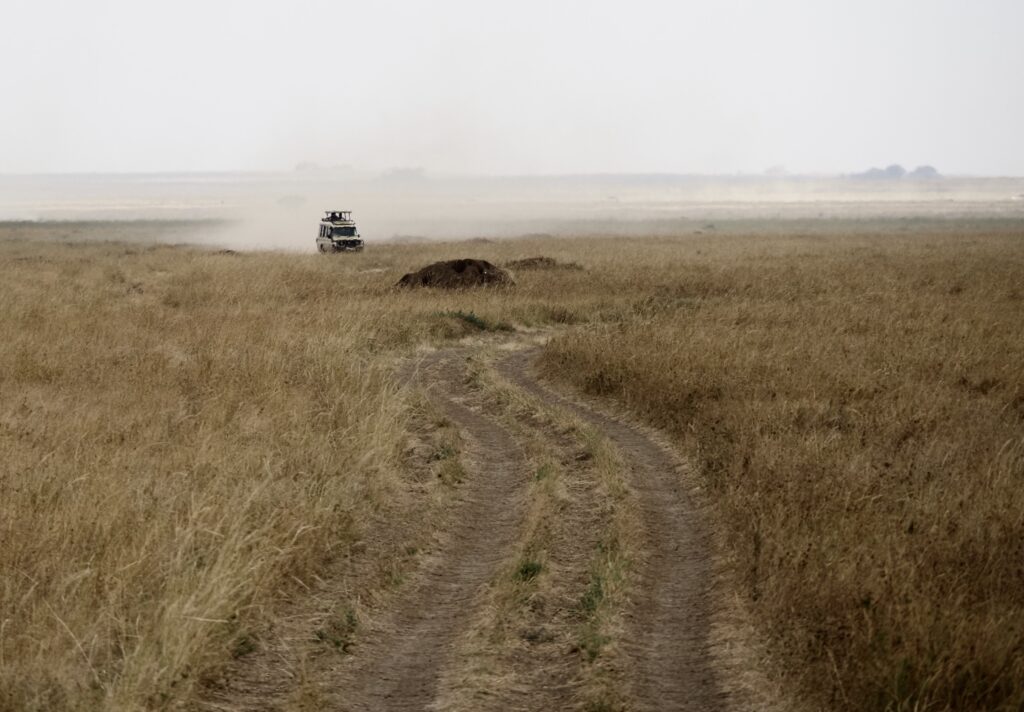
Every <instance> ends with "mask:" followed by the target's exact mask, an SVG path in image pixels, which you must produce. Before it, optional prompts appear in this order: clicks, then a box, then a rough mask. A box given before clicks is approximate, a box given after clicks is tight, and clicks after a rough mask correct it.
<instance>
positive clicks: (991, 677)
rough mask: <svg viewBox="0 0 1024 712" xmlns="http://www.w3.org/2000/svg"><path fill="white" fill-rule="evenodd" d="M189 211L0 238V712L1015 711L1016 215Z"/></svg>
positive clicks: (1023, 362) (1018, 600)
mask: <svg viewBox="0 0 1024 712" xmlns="http://www.w3.org/2000/svg"><path fill="white" fill-rule="evenodd" d="M191 229H192V228H190V226H189V225H188V224H183V223H176V224H173V225H167V226H164V225H161V224H158V223H66V224H50V225H47V224H23V223H17V224H15V223H11V224H6V225H0V710H4V711H7V710H9V711H11V712H13V711H15V710H18V711H20V710H92V709H117V710H137V709H154V710H162V709H190V710H200V709H203V710H209V709H309V710H312V709H324V708H329V709H374V708H375V705H374V702H373V701H374V700H376V699H378V697H377V696H378V693H379V692H380V691H379V690H378V689H377V687H375V685H379V679H380V678H389V677H395V676H398V677H402V678H403V679H412V678H413V677H415V679H416V680H417V681H418V682H417V687H416V690H412V691H411V692H410V693H409V694H411V695H413V697H410V698H409V699H417V698H415V696H414V695H415V694H421V693H422V690H428V691H429V701H431V702H432V703H433V704H435V705H436V708H438V709H446V710H459V711H468V710H480V709H495V710H505V709H581V710H584V709H585V710H592V711H597V710H619V709H657V708H661V709H671V708H674V707H673V705H674V702H672V700H675V699H693V700H697V705H698V709H730V708H732V709H769V708H775V709H799V710H826V709H835V710H907V711H909V710H916V711H920V712H924V711H929V712H931V711H935V712H939V711H942V710H981V709H985V710H1005V711H1007V712H1009V711H1010V710H1020V709H1022V708H1024V222H1021V221H1019V220H1000V219H984V218H972V219H970V220H956V219H946V220H906V219H904V220H885V219H878V220H870V221H858V220H809V221H792V222H782V221H776V222H764V223H757V222H753V221H744V222H739V221H737V222H726V223H721V224H719V225H718V226H717V227H711V226H708V227H706V228H702V229H701V230H700V233H701V234H695V232H694V230H693V229H692V228H688V229H686V230H680V233H679V234H678V235H659V236H658V237H642V236H639V237H634V238H608V237H587V236H580V237H565V238H557V239H556V238H542V237H533V238H523V239H510V240H499V241H489V240H475V241H467V242H438V243H434V242H429V243H428V242H424V243H416V244H402V245H380V244H373V243H372V241H371V242H370V243H369V244H368V246H367V249H366V251H365V252H363V253H360V254H350V255H339V256H320V255H315V254H309V255H306V254H285V253H272V252H251V253H247V252H239V253H231V252H228V253H223V252H220V251H218V250H216V249H205V248H201V247H194V246H191V247H190V246H186V245H171V244H164V243H169V242H184V241H188V240H189V237H190V230H191ZM195 229H196V230H200V229H201V227H198V226H197V227H196V228H195ZM202 229H205V228H202ZM637 231H638V232H642V226H640V227H638V228H637ZM664 231H665V230H664V225H662V226H661V227H660V228H659V232H664ZM310 249H311V250H312V240H310ZM537 255H544V256H548V257H551V258H554V259H555V260H557V261H558V262H559V263H561V265H562V266H558V267H554V268H545V269H518V270H513V276H514V279H515V285H514V286H512V287H500V288H487V289H477V290H465V291H442V290H431V289H419V290H399V289H396V288H394V286H393V285H394V284H395V282H396V281H397V280H398V279H399V278H400V277H401V276H402V274H404V273H405V272H408V271H411V270H413V269H417V268H419V267H421V266H423V265H425V264H428V263H430V262H433V261H435V260H440V259H450V258H455V257H474V258H481V259H486V260H490V261H491V262H494V263H496V264H503V263H506V262H508V261H510V260H514V259H519V258H525V257H532V256H537ZM570 263H573V264H570ZM680 552H681V553H680ZM674 556H682V557H683V560H684V563H685V566H682V567H681V566H679V565H677V563H675V562H676V560H675V559H674V558H673V557H674ZM666 590H667V591H668V593H659V592H664V591H666ZM659 596H663V599H659V598H658V597H659ZM666 596H667V598H665V597H666ZM659 600H660V601H661V602H659ZM665 600H669V601H674V602H675V603H674V604H673V605H670V606H668V607H667V609H666V606H665V605H664V601H665ZM683 604H685V607H686V609H685V610H683V611H682V613H681V614H680V615H679V616H676V618H679V620H677V619H676V618H673V614H674V611H673V610H668V609H672V608H673V606H675V608H677V609H678V608H680V607H681V606H683ZM691 604H692V606H693V607H694V608H693V611H694V612H693V614H692V615H689V611H690V609H689V608H688V607H689V606H690V605H691ZM658 606H661V607H662V609H666V610H663V611H662V612H661V613H659V614H658V615H655V614H653V613H650V609H653V608H657V607H658ZM675 613H678V611H675ZM659 616H661V617H659ZM408 631H415V632H416V635H414V636H411V637H413V638H415V639H414V640H409V638H410V635H407V634H406V633H408ZM680 640H681V641H682V642H681V643H678V641H680ZM673 641H676V644H674V643H673ZM691 658H692V659H691ZM697 658H699V659H697ZM677 659H679V660H686V661H687V662H685V664H683V665H681V668H680V669H681V670H682V672H679V671H677V670H674V669H673V668H672V665H673V664H674V661H676V660H677ZM698 668H699V669H698ZM420 682H422V685H420ZM677 688H678V689H677ZM389 689H390V688H389ZM389 694H391V693H389ZM394 694H395V695H399V696H400V695H402V694H405V693H404V692H403V690H402V689H401V685H400V684H399V685H398V688H397V692H394ZM421 707H422V706H421ZM376 708H378V709H380V708H381V707H376Z"/></svg>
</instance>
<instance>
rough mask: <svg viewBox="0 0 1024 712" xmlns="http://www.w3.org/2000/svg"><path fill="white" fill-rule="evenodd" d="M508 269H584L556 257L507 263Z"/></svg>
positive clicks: (534, 258) (528, 258)
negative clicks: (560, 260)
mask: <svg viewBox="0 0 1024 712" xmlns="http://www.w3.org/2000/svg"><path fill="white" fill-rule="evenodd" d="M505 267H507V268H508V269H519V270H524V269H583V268H582V267H581V266H580V265H578V264H576V263H575V262H559V261H558V260H556V259H555V258H554V257H524V258H523V259H521V260H512V261H511V262H506V263H505Z"/></svg>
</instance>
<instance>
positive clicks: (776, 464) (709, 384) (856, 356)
mask: <svg viewBox="0 0 1024 712" xmlns="http://www.w3.org/2000/svg"><path fill="white" fill-rule="evenodd" d="M744 247H745V248H747V249H749V250H750V251H759V250H760V251H762V254H761V255H756V256H745V255H743V254H741V255H739V256H736V257H733V258H730V259H724V258H723V259H719V257H718V254H716V253H717V252H719V251H720V250H725V249H728V248H727V247H726V246H724V245H721V246H717V247H713V248H709V249H710V250H711V254H709V255H706V257H705V258H704V259H701V260H697V261H695V260H693V259H687V258H685V257H683V256H680V259H678V260H676V261H675V263H670V264H666V265H664V266H663V267H661V268H660V271H659V272H658V274H657V275H655V276H648V277H643V278H642V277H637V279H638V281H639V280H642V284H643V285H644V286H643V288H638V289H636V290H633V291H634V292H640V291H646V292H647V293H648V296H646V297H645V298H643V299H638V300H637V302H636V315H635V317H634V318H632V319H627V320H622V321H617V322H615V323H610V324H605V325H601V326H600V327H595V328H593V329H589V330H585V331H583V330H581V331H574V332H571V333H567V334H564V335H562V336H560V337H558V338H556V339H555V340H554V342H553V343H552V344H551V345H550V347H549V349H548V350H547V352H546V357H545V364H546V368H547V370H548V372H549V373H551V374H554V375H557V376H560V377H562V378H566V379H568V380H570V381H572V382H574V383H575V384H576V385H578V386H580V387H581V388H583V389H585V390H587V391H589V392H591V393H595V394H601V395H609V396H614V397H615V398H618V399H620V400H621V401H622V402H623V403H625V404H627V405H628V406H629V407H630V408H631V409H633V410H635V411H636V412H638V413H639V414H641V415H642V416H643V417H645V418H646V419H648V420H649V421H650V422H652V423H655V424H657V425H658V426H661V427H663V428H666V429H668V430H669V431H671V432H672V433H674V434H675V435H676V436H677V437H678V438H679V440H680V441H681V442H683V443H685V445H686V449H687V450H688V451H689V452H692V453H696V455H697V458H698V461H699V464H700V466H701V468H702V472H701V480H702V484H703V485H704V486H705V487H706V488H707V491H708V496H709V499H710V501H711V503H712V505H713V508H714V510H715V512H716V514H717V519H718V525H719V527H720V528H721V530H722V531H723V533H724V536H725V541H726V545H727V550H728V553H729V555H730V556H731V558H732V563H733V566H734V567H735V570H736V572H737V574H738V579H739V584H740V586H741V593H742V595H743V596H744V597H745V599H746V601H747V602H748V605H749V607H750V609H751V610H752V612H753V616H754V620H755V622H756V623H757V624H759V626H760V627H761V629H762V630H763V631H764V632H765V633H766V634H767V636H768V637H769V640H770V644H771V650H772V652H774V653H775V654H776V655H778V656H779V657H780V658H781V659H782V660H783V663H784V666H785V668H786V669H787V670H789V671H790V674H791V676H792V678H793V679H794V680H796V681H798V682H799V684H800V685H801V687H802V688H803V690H804V692H805V693H807V694H808V695H809V696H810V698H811V699H813V700H816V701H817V703H819V704H821V705H823V706H825V707H828V708H837V709H857V710H869V709H870V710H875V709H877V710H880V709H891V710H945V709H963V710H966V709H991V710H995V709H999V710H1018V709H1021V708H1022V707H1024V566H1022V562H1024V486H1022V485H1024V294H1022V290H1024V233H1022V232H1021V231H1016V232H1010V233H997V234H977V233H975V234H966V235H950V236H945V237H929V236H914V237H905V238H892V237H888V236H886V237H883V238H878V239H857V240H850V241H849V242H839V243H832V244H828V245H819V246H815V245H803V246H799V247H797V246H796V245H793V247H797V249H796V251H795V253H794V252H790V254H785V253H784V252H783V251H781V250H780V251H779V253H775V248H779V247H782V245H779V244H774V245H772V244H762V245H758V244H757V243H755V242H752V241H751V242H747V243H745V245H744ZM765 252H767V254H764V253H765Z"/></svg>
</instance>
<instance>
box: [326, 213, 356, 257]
mask: <svg viewBox="0 0 1024 712" xmlns="http://www.w3.org/2000/svg"><path fill="white" fill-rule="evenodd" d="M316 248H317V249H318V250H320V251H321V252H358V251H360V250H362V249H363V240H362V238H360V237H359V231H358V230H357V229H356V223H355V221H354V220H353V219H352V211H351V210H328V211H327V215H325V216H324V218H323V219H322V220H321V221H320V232H319V234H317V236H316Z"/></svg>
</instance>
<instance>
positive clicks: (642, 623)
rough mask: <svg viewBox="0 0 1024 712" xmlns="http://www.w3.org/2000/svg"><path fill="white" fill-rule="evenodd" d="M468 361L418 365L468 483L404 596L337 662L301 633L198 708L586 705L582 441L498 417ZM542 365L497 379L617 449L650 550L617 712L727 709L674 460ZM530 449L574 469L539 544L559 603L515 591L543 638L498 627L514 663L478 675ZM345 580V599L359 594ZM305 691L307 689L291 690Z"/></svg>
mask: <svg viewBox="0 0 1024 712" xmlns="http://www.w3.org/2000/svg"><path fill="white" fill-rule="evenodd" d="M467 355H469V353H468V352H467V350H466V349H460V350H448V351H441V352H436V353H434V354H431V355H429V356H428V357H426V358H425V359H423V360H422V361H421V362H420V363H419V365H418V367H417V368H416V369H415V370H416V379H417V381H418V383H419V384H421V385H422V386H424V387H425V388H427V390H428V393H429V394H430V397H431V400H432V402H434V403H435V405H436V406H437V407H438V408H439V409H440V411H441V412H443V414H444V415H445V416H446V417H447V418H448V419H450V421H451V422H452V423H453V424H454V425H455V426H456V427H457V428H458V430H459V432H460V433H461V436H462V441H463V443H464V448H463V453H462V456H461V460H462V466H463V468H464V469H465V471H466V475H465V478H464V481H463V482H462V483H461V484H459V485H458V488H459V489H458V497H457V499H456V501H455V502H454V504H453V506H452V511H451V512H450V516H449V517H448V518H447V519H446V520H445V521H447V522H448V524H447V525H446V528H445V530H444V531H441V532H437V533H436V536H435V537H434V540H433V544H432V546H431V547H430V549H431V550H430V551H429V553H428V554H427V555H425V556H424V557H422V559H421V560H420V561H419V563H418V564H416V566H415V570H413V571H410V572H409V573H408V577H407V581H406V582H405V583H403V584H402V586H401V587H400V590H399V592H398V593H397V594H396V595H394V596H392V597H390V598H387V599H386V600H387V608H386V610H381V611H378V612H377V613H376V614H375V615H373V616H372V620H371V621H370V623H369V624H368V625H367V626H366V627H365V628H364V629H361V630H359V632H358V634H357V635H356V636H355V639H354V641H353V644H352V645H351V647H350V648H347V654H346V655H344V656H341V657H340V658H339V657H338V656H334V657H333V658H332V657H328V656H324V655H323V654H319V653H310V650H303V648H308V649H312V648H313V647H315V644H314V643H312V642H310V641H311V640H312V638H313V636H312V635H304V634H301V633H297V634H295V635H293V636H292V638H291V639H290V642H289V643H288V644H287V645H278V646H277V648H276V649H274V650H271V649H268V650H264V651H261V652H259V653H256V654H255V655H253V656H248V657H249V658H251V661H249V662H248V663H245V662H244V661H243V663H240V664H239V665H238V666H237V667H236V669H234V670H233V671H231V673H230V674H229V675H228V677H229V678H230V679H229V680H228V682H227V683H226V684H225V685H222V686H221V687H220V689H219V690H218V691H217V694H216V695H213V696H211V699H210V700H208V701H207V702H206V703H205V704H203V705H200V706H201V707H203V708H205V709H217V710H241V709H246V710H278V709H336V710H345V711H347V712H369V711H371V710H372V711H374V712H377V711H390V710H394V711H406V710H408V711H411V710H417V711H418V710H438V709H451V710H455V711H456V712H462V711H463V710H482V709H494V710H511V709H517V710H547V709H583V708H584V706H585V705H586V704H587V703H586V701H585V699H584V696H585V695H584V696H581V695H582V694H583V693H581V692H580V691H581V689H582V688H583V687H585V685H586V682H585V678H586V674H585V672H583V670H584V668H585V666H587V665H594V664H595V663H594V661H593V660H590V661H589V662H588V661H586V660H585V659H584V657H581V656H580V655H579V654H578V653H576V652H574V651H576V650H578V646H576V645H573V643H572V639H573V637H574V636H576V635H578V632H577V630H578V628H579V624H578V621H579V616H580V614H579V612H578V610H577V609H578V603H577V602H578V601H579V600H580V598H581V596H582V595H583V594H584V588H585V586H586V583H587V567H588V564H587V561H588V560H589V559H588V558H587V557H589V556H590V555H591V554H590V552H591V551H592V550H593V547H594V546H596V544H595V542H596V541H597V532H589V531H577V529H578V528H586V529H593V528H597V527H600V526H601V521H600V519H599V517H600V514H599V507H598V506H597V505H595V503H594V501H593V500H594V496H595V495H594V492H595V491H596V490H595V487H596V485H594V483H593V482H590V481H587V477H588V476H589V475H588V474H587V472H588V471H587V469H586V467H585V466H577V465H579V463H578V461H579V460H580V459H581V458H580V456H579V454H578V445H573V444H572V442H571V438H569V436H568V435H566V431H558V432H556V431H555V430H554V429H553V427H552V426H551V422H553V420H552V418H554V417H555V416H551V415H549V416H548V418H547V419H544V418H536V417H533V415H531V414H528V415H526V416H524V415H523V414H522V413H520V414H519V415H518V416H517V415H516V414H515V413H512V412H504V414H502V413H496V412H495V409H494V408H493V407H489V406H488V398H486V397H484V394H482V393H481V392H480V386H478V385H477V386H470V385H468V384H467V381H468V379H467V372H466V368H467V365H466V357H467ZM534 355H535V352H534V351H530V350H519V351H513V352H504V355H503V356H499V357H498V358H497V359H496V360H495V361H494V367H495V372H496V373H497V374H498V376H499V377H500V379H502V381H503V382H504V383H505V384H506V387H509V388H512V389H518V391H519V392H520V393H523V394H525V396H524V397H525V398H527V399H531V398H532V399H534V400H532V401H529V402H532V403H534V404H536V406H537V408H543V409H545V410H547V411H549V412H550V413H556V414H557V413H559V412H560V413H561V414H562V417H566V416H569V414H571V416H569V417H573V418H575V419H577V420H578V421H581V422H584V423H586V424H589V426H591V427H592V428H594V429H596V430H597V431H598V432H599V433H601V434H603V436H604V437H605V438H607V440H608V441H610V443H611V444H612V445H613V446H614V447H615V448H616V449H617V450H618V452H619V455H620V457H621V459H622V461H623V462H624V463H625V467H626V468H627V472H626V473H624V474H625V479H626V481H627V482H628V484H629V487H630V496H631V497H633V498H634V500H635V509H636V510H637V511H638V512H639V515H640V519H641V525H640V530H641V536H640V547H641V551H639V552H638V555H637V556H636V561H635V562H634V563H633V564H632V571H631V574H630V576H631V579H632V585H631V586H629V589H628V590H629V592H630V594H629V596H628V600H627V602H626V603H625V605H624V610H622V611H621V619H622V621H623V623H624V625H623V628H624V631H623V639H622V640H621V641H616V644H617V645H618V646H619V650H620V652H619V656H620V658H621V659H622V660H621V663H622V664H621V665H612V666H610V668H609V671H607V672H606V674H607V675H609V676H611V677H612V678H616V677H618V678H621V679H618V680H617V681H616V679H612V680H611V683H612V686H613V687H615V688H617V689H619V690H621V691H624V692H622V693H621V696H622V699H621V700H620V702H618V703H617V704H616V706H615V707H614V708H615V709H619V708H620V707H624V708H625V709H630V710H698V711H702V712H703V711H707V710H717V709H724V708H725V707H726V699H725V697H724V695H723V694H722V692H721V687H722V685H721V683H720V681H719V680H718V678H717V677H716V673H715V670H714V669H713V668H712V664H713V663H712V662H711V661H712V657H711V655H710V652H709V646H708V638H709V627H710V624H709V608H710V603H709V596H710V594H709V590H710V582H711V568H710V563H709V557H708V554H707V545H706V541H705V540H704V538H703V536H702V534H701V530H700V527H699V518H698V513H697V511H696V509H695V508H694V507H693V506H692V505H691V504H690V502H689V499H688V497H687V495H686V492H685V491H684V488H683V485H682V481H683V480H682V478H681V476H680V469H679V468H680V464H679V462H678V461H677V459H676V458H675V456H674V455H672V454H671V453H670V452H669V451H667V450H666V449H665V448H664V447H662V446H661V445H659V444H658V443H657V442H655V441H654V440H653V439H651V438H650V437H648V436H647V435H646V434H645V433H644V432H643V431H642V430H641V429H639V428H637V427H634V426H632V425H630V424H628V423H627V422H625V421H624V420H622V419H619V418H616V417H614V416H612V415H609V414H607V413H605V412H603V411H601V410H598V409H596V408H595V407H593V406H591V405H588V404H585V403H583V402H582V401H579V400H577V399H575V398H572V397H566V396H564V395H561V394H560V393H558V392H556V391H555V390H554V389H553V388H552V387H551V386H549V385H546V384H543V383H541V382H540V381H539V380H538V379H537V377H536V376H535V374H534V371H533V368H532V361H533V356H534ZM510 419H511V420H510ZM527 440H530V442H532V443H534V444H533V446H532V447H534V449H536V447H537V445H536V443H537V442H543V443H547V445H545V447H549V448H550V449H551V451H552V453H554V454H555V455H556V456H557V458H560V460H561V461H563V462H566V463H570V465H569V466H567V467H566V469H565V474H564V475H563V476H564V478H565V482H564V486H563V487H562V492H563V494H562V499H561V500H560V504H559V507H561V510H560V511H559V513H558V515H557V516H558V518H559V521H558V522H555V523H554V529H553V530H552V531H553V532H554V533H552V534H550V536H549V537H548V540H547V541H545V542H543V546H545V547H547V548H548V549H550V551H549V553H548V559H547V560H549V561H550V562H551V565H550V568H551V573H547V575H549V576H551V581H552V583H551V592H550V595H548V596H547V597H543V596H540V595H539V594H538V595H535V596H532V597H531V596H530V595H528V593H523V592H521V593H519V594H516V595H517V596H519V597H520V598H521V599H522V601H521V604H522V607H521V611H522V616H521V618H522V619H523V620H521V621H518V622H519V623H522V624H523V625H527V624H529V626H532V628H531V630H534V629H536V630H541V631H542V633H543V635H539V634H535V633H532V632H528V633H526V634H524V636H523V637H524V638H526V639H528V640H529V641H530V642H523V640H520V639H519V638H518V637H517V636H516V635H515V634H512V635H504V634H503V636H499V635H497V634H496V633H495V632H494V630H492V631H491V632H490V633H486V635H485V636H483V637H484V638H486V639H487V640H490V639H491V638H493V639H495V640H499V639H500V640H503V641H505V642H504V643H496V645H501V644H504V645H505V646H506V648H505V652H504V653H502V654H500V655H497V654H496V655H495V657H494V658H493V660H488V661H485V662H486V663H487V664H486V665H481V664H477V665H476V666H475V667H474V666H473V664H472V663H473V662H474V661H473V659H472V658H473V654H472V652H470V653H467V651H466V650H464V649H460V646H463V647H464V646H466V645H468V643H466V641H467V639H468V638H469V637H471V636H470V635H469V634H467V631H468V630H470V627H471V626H472V625H477V626H478V627H479V625H480V623H479V621H480V620H481V618H486V617H485V616H481V614H480V612H481V610H482V609H483V608H485V607H486V606H487V605H488V603H487V600H488V599H487V596H488V592H489V591H493V590H494V589H495V587H496V586H499V585H500V583H501V582H500V581H499V580H498V579H499V577H500V576H506V577H507V574H508V571H509V570H510V568H509V566H510V564H509V562H510V561H512V559H513V557H515V556H516V555H517V554H516V551H517V546H519V545H518V544H517V541H519V538H520V536H522V535H523V530H524V526H525V523H524V517H525V509H526V507H525V501H526V499H527V497H528V494H529V492H530V491H531V490H530V487H531V485H530V482H531V479H532V477H531V475H532V471H531V467H532V466H533V465H534V464H535V463H531V462H530V461H529V457H528V456H527V454H526V450H527V449H528V448H526V447H525V443H526V442H527ZM584 464H585V463H584ZM574 493H576V494H574ZM595 517H597V518H595ZM562 518H564V521H561V520H562ZM559 527H561V529H559ZM559 531H561V534H559V533H558V532H559ZM331 585H332V584H331V581H330V580H329V579H328V580H327V581H325V584H324V590H322V591H321V592H320V594H319V595H318V597H317V600H318V601H319V602H320V603H319V605H323V601H324V600H325V599H329V598H330V597H331V595H332V594H331ZM345 585H346V587H347V589H346V592H349V593H350V589H351V586H352V583H351V582H347V583H346V584H345ZM517 590H518V589H517ZM341 593H342V592H341V591H340V590H339V591H338V596H339V597H340V596H341ZM517 600H518V599H517ZM294 617H295V619H296V620H302V619H303V615H301V614H297V615H296V616H294ZM305 617H306V618H312V616H309V615H307V616H305ZM474 621H476V623H474ZM494 625H499V624H494ZM501 625H502V626H504V628H505V629H507V628H509V625H508V624H501ZM499 627H501V626H499ZM478 637H479V636H478ZM535 638H540V639H541V642H537V641H536V640H535ZM476 657H477V658H480V657H481V656H480V655H477V656H476ZM299 661H301V662H299ZM467 661H468V662H467ZM476 662H477V663H480V661H479V660H477V661H476ZM597 664H600V662H598V663H597ZM487 666H489V667H490V668H491V669H490V670H489V671H488V674H490V675H491V676H492V677H491V678H489V679H490V680H496V681H498V683H497V684H494V685H493V689H489V688H488V683H487V681H483V682H481V681H480V680H477V681H475V682H474V680H473V679H472V678H473V676H474V675H476V674H478V673H477V672H474V671H475V670H478V669H480V668H481V667H487ZM299 668H301V671H300V672H296V671H297V670H298V669H299ZM495 668H497V669H495ZM453 685H454V686H456V687H457V686H458V685H463V686H464V687H465V688H466V689H470V688H472V690H473V691H472V693H465V694H462V695H461V696H460V695H459V694H455V693H453V692H452V688H453ZM299 687H302V688H303V689H304V690H306V692H297V689H298V688H299ZM309 690H314V691H315V694H313V695H312V696H310V695H309V693H308V691H309ZM456 692H458V690H456ZM304 700H305V701H304ZM591 708H593V706H591ZM612 708H613V707H607V709H612ZM602 709H604V708H602Z"/></svg>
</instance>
